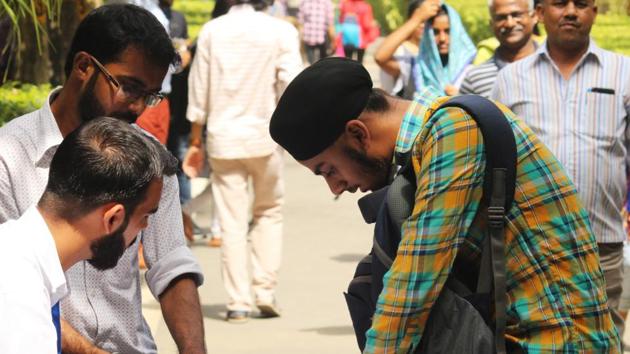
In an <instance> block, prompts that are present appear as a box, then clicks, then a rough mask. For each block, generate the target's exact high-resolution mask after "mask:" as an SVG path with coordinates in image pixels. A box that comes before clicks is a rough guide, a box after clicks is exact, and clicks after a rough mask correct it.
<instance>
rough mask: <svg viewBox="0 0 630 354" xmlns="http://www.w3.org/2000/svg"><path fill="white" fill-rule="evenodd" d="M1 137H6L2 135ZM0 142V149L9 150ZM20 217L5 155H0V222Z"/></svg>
mask: <svg viewBox="0 0 630 354" xmlns="http://www.w3.org/2000/svg"><path fill="white" fill-rule="evenodd" d="M2 139H5V140H6V139H7V138H6V137H2ZM3 145H4V144H0V151H5V152H6V151H9V148H8V146H3ZM18 217H20V212H19V210H18V208H17V204H16V200H15V196H14V193H13V188H12V186H11V177H10V176H9V169H8V167H7V161H5V157H4V156H3V155H0V224H3V223H5V222H7V221H8V220H13V219H17V218H18Z"/></svg>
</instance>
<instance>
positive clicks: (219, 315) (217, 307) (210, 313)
mask: <svg viewBox="0 0 630 354" xmlns="http://www.w3.org/2000/svg"><path fill="white" fill-rule="evenodd" d="M201 312H202V313H203V317H206V318H211V319H213V320H219V321H225V312H226V309H225V304H213V305H201Z"/></svg>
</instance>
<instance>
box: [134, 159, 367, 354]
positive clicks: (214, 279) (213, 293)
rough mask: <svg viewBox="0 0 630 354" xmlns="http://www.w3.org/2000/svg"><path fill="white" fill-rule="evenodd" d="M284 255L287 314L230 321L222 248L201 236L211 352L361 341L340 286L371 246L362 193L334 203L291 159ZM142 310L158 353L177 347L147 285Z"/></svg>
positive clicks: (331, 348)
mask: <svg viewBox="0 0 630 354" xmlns="http://www.w3.org/2000/svg"><path fill="white" fill-rule="evenodd" d="M286 160H287V162H286V168H285V173H286V175H285V176H286V207H285V213H284V215H285V231H284V241H285V243H284V257H283V267H282V270H281V273H280V281H279V287H278V293H277V297H278V301H279V305H280V307H281V308H282V310H283V315H282V317H280V318H276V319H257V318H253V319H251V320H250V321H249V322H248V323H245V324H230V323H227V322H225V320H224V316H225V303H226V294H225V290H224V289H223V285H222V282H221V276H220V268H219V267H220V258H219V257H220V252H219V250H218V249H215V248H209V247H206V246H205V245H204V241H203V240H199V241H198V242H197V243H196V244H195V245H193V247H192V250H193V253H194V254H195V256H196V257H197V259H198V260H199V262H200V263H201V266H202V268H203V270H204V274H205V282H204V285H203V286H202V287H201V288H200V289H199V291H200V295H201V301H202V308H203V313H204V325H205V330H206V343H207V346H208V352H209V353H231V354H241V353H261V354H267V353H268V354H280V353H304V354H308V353H313V354H314V353H352V352H357V351H358V350H357V345H356V341H355V337H354V332H353V330H352V326H351V322H350V318H349V315H348V312H347V309H346V305H345V300H344V297H343V294H342V292H343V291H344V290H345V289H346V288H347V285H348V282H349V281H350V279H351V278H352V275H353V273H354V269H355V266H356V263H357V262H358V261H359V260H360V259H361V258H362V257H363V256H364V255H365V254H367V252H369V249H370V247H371V241H372V229H371V227H370V226H369V225H366V224H365V223H364V222H363V219H362V218H361V215H360V213H359V211H358V209H357V206H356V200H357V198H358V197H359V196H358V195H349V194H344V195H343V196H341V198H339V200H337V201H334V200H333V196H332V194H331V193H330V191H329V190H328V187H327V186H326V184H325V183H324V181H323V179H322V178H321V177H316V176H314V175H313V174H312V173H310V172H309V171H308V170H306V169H305V168H303V167H301V166H299V165H298V164H297V163H296V162H295V161H294V160H292V159H291V158H290V156H287V158H286ZM143 298H144V306H143V309H144V313H145V316H146V318H147V321H148V322H149V325H150V327H151V329H152V331H153V334H154V336H155V338H156V341H157V344H158V349H159V352H160V353H177V350H176V347H175V345H174V343H173V340H172V339H171V336H170V334H169V332H168V328H167V327H166V324H165V323H164V321H163V320H162V316H161V313H160V308H159V304H158V303H157V302H156V301H155V300H154V299H153V297H152V296H151V294H150V293H149V292H148V290H147V289H146V287H145V288H144V293H143Z"/></svg>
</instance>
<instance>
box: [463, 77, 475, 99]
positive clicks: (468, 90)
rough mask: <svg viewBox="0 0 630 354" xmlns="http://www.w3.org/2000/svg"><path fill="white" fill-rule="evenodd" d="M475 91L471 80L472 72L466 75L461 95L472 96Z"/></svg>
mask: <svg viewBox="0 0 630 354" xmlns="http://www.w3.org/2000/svg"><path fill="white" fill-rule="evenodd" d="M474 91H475V89H474V88H473V85H472V80H471V79H470V71H469V72H468V73H467V74H466V77H465V78H464V81H462V86H461V87H460V88H459V94H460V95H470V94H474V93H475V92H474Z"/></svg>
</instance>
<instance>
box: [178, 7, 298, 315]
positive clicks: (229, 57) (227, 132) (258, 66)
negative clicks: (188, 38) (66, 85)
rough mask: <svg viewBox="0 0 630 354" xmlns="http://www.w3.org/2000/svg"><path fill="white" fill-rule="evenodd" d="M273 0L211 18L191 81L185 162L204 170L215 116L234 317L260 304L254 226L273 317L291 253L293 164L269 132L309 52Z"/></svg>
mask: <svg viewBox="0 0 630 354" xmlns="http://www.w3.org/2000/svg"><path fill="white" fill-rule="evenodd" d="M265 6H266V3H265V1H263V0H251V1H248V0H237V1H236V5H234V6H232V8H230V11H229V12H228V13H227V14H226V15H224V16H220V17H218V18H216V19H215V20H212V21H210V22H208V23H207V24H205V25H204V26H203V28H202V29H201V32H200V34H199V41H198V44H197V53H196V55H195V59H194V60H193V64H192V67H191V70H190V76H189V81H188V82H189V91H188V110H187V114H186V116H187V118H188V119H189V120H190V121H191V122H192V123H193V124H192V127H191V132H190V148H189V150H188V153H187V156H186V158H185V159H184V163H183V167H184V171H185V172H186V171H187V174H188V175H189V176H191V177H194V176H196V175H197V174H198V173H199V172H200V170H201V168H202V166H203V160H204V159H205V156H204V153H203V151H202V150H201V149H200V146H201V131H202V128H203V125H204V124H205V123H207V148H208V155H209V158H210V159H209V160H210V165H211V166H212V170H213V175H212V191H213V195H214V197H215V202H216V210H217V213H218V219H219V224H220V225H221V235H222V237H223V245H222V248H221V251H222V254H223V256H222V262H223V269H222V271H223V283H224V286H225V288H226V290H227V292H228V296H229V302H228V305H227V308H228V313H227V320H228V321H230V322H243V321H246V320H247V319H248V318H249V315H250V312H251V310H252V305H253V301H252V297H251V290H250V280H249V272H248V269H247V264H248V248H247V233H248V229H249V233H250V236H251V245H252V252H251V256H252V258H251V259H252V266H253V273H252V275H253V282H252V283H253V290H254V294H255V297H256V305H257V307H258V309H259V310H260V311H261V312H262V314H263V315H264V316H278V315H279V312H278V308H277V307H276V305H275V295H274V293H275V288H276V284H277V273H278V270H279V267H280V260H281V258H282V203H283V199H284V183H283V177H282V168H283V162H282V153H281V151H280V149H279V148H278V146H277V145H276V144H275V143H274V142H273V140H272V139H271V137H270V136H269V120H270V119H271V114H272V113H273V110H274V108H275V106H276V102H277V100H278V98H279V97H280V94H281V93H282V92H283V90H284V88H285V87H286V86H287V85H288V83H289V82H290V81H291V80H292V79H293V77H295V76H296V75H297V74H298V72H299V71H300V70H301V69H302V59H301V56H300V50H299V38H298V33H297V30H296V29H295V28H294V27H293V26H292V25H291V24H289V23H288V22H285V21H282V20H279V19H276V18H273V17H271V16H269V15H267V14H265V13H263V12H262V11H256V10H264V8H265ZM250 177H251V179H252V184H253V187H254V201H253V204H254V206H253V220H252V222H251V228H250V227H249V225H248V224H249V221H250V220H249V215H248V210H249V208H248V207H247V204H248V203H249V194H248V179H249V178H250Z"/></svg>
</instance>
